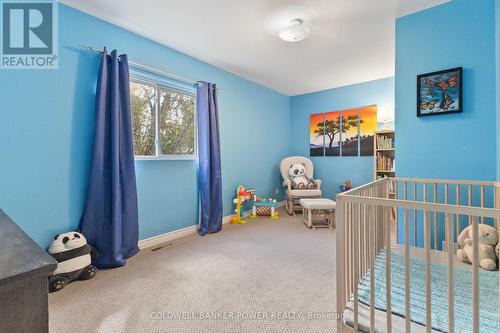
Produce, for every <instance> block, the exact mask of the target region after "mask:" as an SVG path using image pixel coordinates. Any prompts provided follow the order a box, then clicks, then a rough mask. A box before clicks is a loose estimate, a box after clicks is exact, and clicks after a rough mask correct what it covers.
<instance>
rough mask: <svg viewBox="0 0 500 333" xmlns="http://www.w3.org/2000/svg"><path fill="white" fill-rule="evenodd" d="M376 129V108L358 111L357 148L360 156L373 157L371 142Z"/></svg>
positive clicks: (369, 107) (373, 106)
mask: <svg viewBox="0 0 500 333" xmlns="http://www.w3.org/2000/svg"><path fill="white" fill-rule="evenodd" d="M377 129H378V122H377V106H376V105H371V106H365V107H362V108H360V109H359V147H360V156H373V145H374V143H373V140H374V138H375V136H374V135H375V131H376V130H377Z"/></svg>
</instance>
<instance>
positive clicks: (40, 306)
mask: <svg viewBox="0 0 500 333" xmlns="http://www.w3.org/2000/svg"><path fill="white" fill-rule="evenodd" d="M56 266H57V262H56V261H55V260H54V259H53V258H52V257H51V256H50V255H49V254H47V252H45V251H44V250H43V249H42V248H41V247H40V246H38V244H36V243H35V242H34V241H33V240H32V239H31V238H29V237H28V235H26V234H25V233H24V231H22V230H21V228H19V227H18V226H17V224H15V223H14V222H13V221H12V220H11V219H10V218H9V217H8V216H7V215H6V214H5V213H4V212H3V211H2V210H1V209H0V333H4V332H5V333H25V332H26V333H38V332H48V330H49V329H48V324H49V323H48V320H49V313H48V284H47V281H48V275H49V274H50V273H52V272H53V271H54V270H55V269H56Z"/></svg>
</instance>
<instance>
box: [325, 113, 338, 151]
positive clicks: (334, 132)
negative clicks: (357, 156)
mask: <svg viewBox="0 0 500 333" xmlns="http://www.w3.org/2000/svg"><path fill="white" fill-rule="evenodd" d="M340 129H341V128H340V112H339V111H335V112H327V113H325V126H324V133H325V156H340V140H341V135H342V132H341V130H340Z"/></svg>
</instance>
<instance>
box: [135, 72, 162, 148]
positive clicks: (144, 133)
mask: <svg viewBox="0 0 500 333" xmlns="http://www.w3.org/2000/svg"><path fill="white" fill-rule="evenodd" d="M155 103H156V98H155V87H154V86H153V85H149V84H145V83H138V82H133V81H131V82H130V107H131V111H132V134H133V136H134V153H135V155H136V156H154V155H156V153H155V116H154V112H155Z"/></svg>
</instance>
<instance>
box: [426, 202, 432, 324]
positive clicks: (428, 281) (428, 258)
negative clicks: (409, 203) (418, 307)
mask: <svg viewBox="0 0 500 333" xmlns="http://www.w3.org/2000/svg"><path fill="white" fill-rule="evenodd" d="M424 237H425V238H424V247H425V325H426V326H425V330H426V332H428V333H430V332H431V328H432V317H431V314H432V312H431V310H432V308H431V248H430V245H431V244H430V243H431V233H430V226H429V212H427V211H425V210H424Z"/></svg>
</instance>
